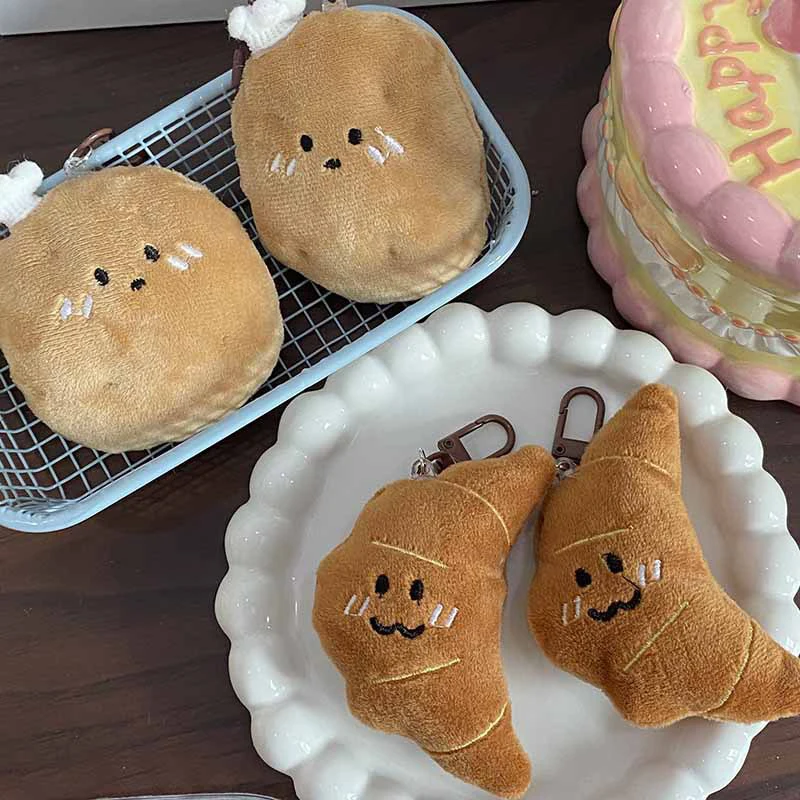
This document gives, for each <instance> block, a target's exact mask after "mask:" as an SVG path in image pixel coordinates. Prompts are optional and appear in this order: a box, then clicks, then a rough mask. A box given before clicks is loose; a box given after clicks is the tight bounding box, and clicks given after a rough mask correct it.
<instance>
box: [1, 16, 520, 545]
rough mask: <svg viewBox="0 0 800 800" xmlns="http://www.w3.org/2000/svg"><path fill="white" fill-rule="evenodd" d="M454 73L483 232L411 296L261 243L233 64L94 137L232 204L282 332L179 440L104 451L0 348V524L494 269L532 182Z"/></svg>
mask: <svg viewBox="0 0 800 800" xmlns="http://www.w3.org/2000/svg"><path fill="white" fill-rule="evenodd" d="M362 8H364V9H365V10H382V11H385V10H387V9H385V8H381V7H378V6H364V7H362ZM394 13H398V14H402V15H403V16H406V17H408V18H409V19H411V20H413V21H414V22H416V23H417V24H419V25H421V26H422V27H424V28H426V29H427V30H429V31H431V33H433V34H434V35H436V33H435V31H433V29H432V28H430V26H428V25H427V24H426V23H424V22H423V21H422V20H420V19H419V18H417V17H415V16H413V15H411V14H408V13H407V12H403V11H399V10H395V12H394ZM461 78H462V80H463V82H464V86H465V87H466V90H467V92H468V93H469V96H470V98H471V100H472V104H473V107H474V109H475V114H476V116H477V118H478V122H479V123H480V125H481V127H482V128H483V131H484V135H485V136H484V138H485V146H486V156H487V167H488V173H489V185H490V189H491V216H490V218H489V228H490V237H489V241H488V243H487V245H486V248H485V249H484V252H483V253H482V254H481V257H480V258H479V260H478V261H477V262H476V263H475V264H474V265H473V266H472V267H471V268H470V269H469V270H467V271H466V272H464V273H462V274H461V275H459V276H458V277H456V278H454V279H453V280H452V281H450V282H449V283H448V284H446V285H445V286H443V287H441V288H440V289H439V290H437V291H436V292H434V293H433V294H431V295H429V296H428V297H425V298H423V299H422V300H418V301H416V302H414V303H410V304H407V303H395V304H392V305H383V306H380V305H371V304H356V303H352V302H349V301H347V300H345V299H344V298H342V297H339V296H338V295H334V294H331V293H330V292H327V291H326V290H324V289H322V288H321V287H320V286H317V285H316V284H315V283H312V282H311V281H308V280H306V279H305V278H303V277H302V276H300V275H298V274H297V273H296V272H294V271H293V270H291V269H288V268H287V267H285V266H283V265H282V264H280V263H278V262H277V261H276V260H275V259H274V258H273V257H272V256H271V255H270V254H269V253H268V252H267V251H266V250H265V249H264V247H263V246H262V245H261V243H260V242H259V240H258V235H257V233H256V230H255V227H254V225H253V216H252V213H251V211H250V205H249V203H248V202H247V199H246V198H245V196H244V194H243V192H242V190H241V188H240V186H239V171H238V169H237V166H236V160H235V157H234V148H233V139H232V137H231V131H230V113H231V102H232V100H233V97H234V95H235V90H234V88H233V86H232V81H231V74H230V73H227V74H225V75H221V76H220V77H219V78H216V79H215V80H213V81H210V82H209V83H207V84H206V85H205V86H201V87H200V88H199V89H197V90H196V91H194V92H192V93H191V94H189V95H187V96H186V97H184V98H182V99H181V100H178V101H177V102H175V103H172V104H171V105H169V106H167V107H166V108H164V109H163V110H162V111H159V112H158V113H156V114H154V115H153V116H152V117H150V118H149V119H146V120H144V121H143V122H141V123H139V124H138V125H136V126H134V127H133V128H131V129H130V130H128V131H127V132H126V133H123V134H121V135H120V136H117V137H115V138H114V139H112V140H111V141H109V142H108V143H107V144H105V145H103V146H102V147H99V148H98V149H97V150H96V151H95V152H94V153H93V154H92V155H91V158H90V160H89V162H88V164H87V166H90V167H93V168H100V167H108V166H115V165H120V164H129V163H135V164H143V163H146V164H160V165H161V166H163V167H168V168H170V169H175V170H177V171H179V172H182V173H183V174H185V175H187V176H188V177H189V178H192V179H193V180H195V181H198V182H200V183H203V184H205V185H206V186H208V187H209V188H210V189H211V190H212V191H213V192H214V193H215V194H216V195H217V197H219V198H220V200H222V202H224V203H225V204H226V205H228V206H229V207H230V208H232V209H233V210H234V211H235V212H236V213H237V214H238V216H239V218H240V219H241V221H242V224H243V225H244V226H245V228H246V229H247V231H248V233H249V234H250V236H251V238H252V239H253V241H254V242H255V244H256V246H257V247H258V249H259V252H260V253H261V255H262V257H263V258H264V260H265V262H266V263H267V265H268V266H269V270H270V272H271V273H272V276H273V278H274V279H275V284H276V287H277V289H278V295H279V297H280V303H281V312H282V314H283V318H284V323H285V342H284V345H283V349H282V350H281V354H280V359H279V361H278V364H277V366H276V368H275V371H274V372H273V374H272V375H271V376H270V379H269V380H268V381H267V382H266V383H265V384H264V385H263V386H262V387H261V389H260V390H259V391H258V392H257V393H256V394H255V395H254V396H253V397H252V398H251V399H250V401H249V402H247V403H246V404H245V405H244V406H243V407H242V408H240V409H238V410H236V411H233V412H231V413H230V414H228V415H227V416H226V417H224V418H223V419H221V420H220V421H218V422H216V423H215V424H213V425H211V426H210V427H208V428H206V429H205V430H203V431H201V432H199V433H197V434H195V435H194V436H192V437H191V438H190V439H188V440H186V441H185V442H181V443H180V444H166V445H162V446H160V447H155V448H153V449H151V450H147V451H143V452H131V453H123V454H113V455H112V454H108V453H101V452H98V451H96V450H92V449H90V448H87V447H83V446H81V445H78V444H75V443H74V442H69V441H67V440H66V439H64V438H63V437H61V436H59V435H58V434H56V433H54V432H53V431H52V430H50V429H49V428H48V427H47V426H46V425H45V424H44V423H43V422H41V421H40V420H39V419H37V418H36V417H35V416H34V415H33V413H32V412H31V411H30V409H29V408H28V406H27V404H26V403H25V399H24V397H23V396H22V393H21V392H20V391H19V389H17V387H16V386H15V385H14V383H13V381H12V380H11V375H10V372H9V368H8V365H7V364H6V363H5V361H4V360H2V358H1V357H0V525H3V526H5V527H8V528H14V529H16V530H21V531H30V532H46V531H54V530H60V529H62V528H66V527H69V526H70V525H75V524H76V523H78V522H81V521H83V520H85V519H87V518H88V517H90V516H92V515H93V514H96V513H98V512H99V511H101V510H102V509H104V508H107V507H108V506H109V505H111V504H112V503H114V502H116V501H117V500H119V499H120V498H122V497H125V496H126V495H129V494H130V493H131V492H134V491H136V489H139V488H140V487H142V486H144V485H145V484H146V483H149V482H150V481H152V480H155V479H156V478H158V477H159V476H160V475H163V474H164V473H165V472H167V471H169V470H171V469H174V468H175V467H177V466H178V465H179V464H182V463H183V462H184V461H187V460H188V459H190V458H192V456H195V455H197V453H199V452H201V451H203V450H205V449H206V448H208V447H211V446H212V445H213V444H215V443H216V442H218V441H220V440H221V439H222V438H224V437H225V436H229V435H230V434H232V433H233V432H234V431H237V430H239V429H240V428H242V427H243V426H244V425H247V423H248V422H252V421H253V420H254V419H257V418H258V417H260V416H262V415H263V414H266V413H267V412H268V411H270V410H271V409H273V408H275V407H276V406H278V405H280V404H281V403H284V402H286V401H287V400H289V399H290V398H291V397H294V395H296V394H299V393H300V392H302V391H303V390H304V389H307V388H308V387H310V386H313V385H314V384H315V383H318V382H319V381H321V380H322V379H324V378H326V377H327V376H328V375H330V374H331V373H333V372H335V371H336V370H338V369H340V368H341V367H343V366H345V365H346V364H349V363H350V362H351V361H353V360H355V359H356V358H358V357H359V356H361V355H363V354H364V353H366V352H368V351H369V350H371V349H372V348H374V347H376V346H377V345H379V344H381V343H382V342H385V341H386V340H387V339H389V338H390V337H392V336H394V335H396V334H397V333H399V332H400V331H402V330H404V329H405V328H407V327H409V326H410V325H412V324H413V323H414V322H417V321H418V320H420V319H422V318H423V317H425V316H427V315H428V314H430V313H431V312H432V311H434V310H435V309H437V308H439V307H440V306H442V305H444V304H445V303H447V302H449V301H450V300H452V299H453V298H454V297H456V296H458V295H459V294H461V293H462V292H464V291H466V290H467V289H468V288H470V287H471V286H474V285H475V284H476V283H478V282H479V281H481V280H483V279H484V278H485V277H487V276H488V275H489V274H491V273H492V272H494V270H496V269H497V268H498V267H499V266H500V265H501V264H502V263H503V262H504V261H505V260H506V259H507V258H508V257H509V256H510V255H511V253H512V252H513V251H514V249H515V248H516V246H517V245H518V244H519V241H520V239H521V238H522V234H523V232H524V231H525V228H526V226H527V224H528V218H529V216H530V210H531V193H530V186H529V183H528V177H527V174H526V172H525V168H524V167H523V165H522V162H521V161H520V159H519V156H518V155H517V153H516V152H515V151H514V148H513V147H512V146H511V143H510V142H509V141H508V139H507V138H506V136H505V134H504V133H503V131H502V130H501V128H500V126H499V125H498V124H497V122H496V120H495V119H494V117H493V116H492V114H491V112H490V111H489V109H488V108H487V107H486V104H485V103H484V102H483V100H482V99H481V97H480V95H479V94H478V92H477V91H476V89H475V87H474V86H473V85H472V83H471V82H470V80H469V78H467V76H466V74H465V73H464V71H463V70H461ZM65 177H66V176H65V175H64V173H63V171H62V172H58V173H56V174H55V175H52V176H51V177H49V178H48V179H47V180H46V181H45V184H44V189H45V190H47V189H50V188H52V187H53V186H55V185H56V184H58V183H60V182H61V181H63V180H64V179H65Z"/></svg>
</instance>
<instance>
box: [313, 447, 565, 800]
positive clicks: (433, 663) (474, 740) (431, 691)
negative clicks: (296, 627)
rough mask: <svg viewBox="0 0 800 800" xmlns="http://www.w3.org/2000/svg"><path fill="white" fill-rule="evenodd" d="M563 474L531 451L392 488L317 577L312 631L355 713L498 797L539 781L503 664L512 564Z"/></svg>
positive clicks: (384, 492)
mask: <svg viewBox="0 0 800 800" xmlns="http://www.w3.org/2000/svg"><path fill="white" fill-rule="evenodd" d="M554 472H555V469H554V464H553V460H552V458H551V457H550V455H549V453H547V452H546V451H545V450H543V449H541V448H538V447H525V448H523V449H522V450H520V451H519V452H517V453H514V454H512V455H508V456H504V457H503V458H498V459H496V460H495V459H489V460H484V461H476V462H467V463H462V464H457V465H455V466H453V467H450V468H449V469H447V470H445V472H444V473H442V474H441V475H440V476H439V477H437V478H432V479H423V480H405V481H399V482H397V483H393V484H391V485H389V486H387V487H386V488H384V489H382V490H381V491H380V492H378V493H377V494H376V495H375V497H373V498H372V500H370V502H369V503H367V505H366V507H365V508H364V510H363V511H362V513H361V515H360V516H359V518H358V520H357V522H356V525H355V528H354V529H353V532H352V533H351V534H350V536H349V537H348V538H347V539H346V540H345V541H344V542H342V544H340V545H339V546H338V547H337V548H336V549H335V550H333V551H332V552H331V553H330V554H329V555H328V556H327V557H326V558H325V559H324V560H323V561H322V563H321V564H320V567H319V570H318V572H317V590H316V596H315V600H314V613H313V619H314V627H315V629H316V631H317V633H318V634H319V637H320V640H321V642H322V646H323V647H324V648H325V651H326V652H327V654H328V655H329V656H330V658H331V660H332V661H333V663H334V664H335V665H336V666H337V668H338V669H339V671H340V672H341V673H342V675H343V676H344V678H345V680H346V682H347V699H348V702H349V705H350V710H351V711H352V712H353V714H354V715H355V716H356V717H357V718H358V719H360V720H361V721H362V722H364V723H366V724H367V725H370V726H372V727H373V728H377V729H378V730H381V731H387V732H388V733H398V734H401V735H403V736H407V737H409V738H410V739H413V740H414V741H415V742H417V744H419V745H420V747H422V748H423V749H424V750H425V751H426V752H427V753H428V755H430V756H431V757H432V758H433V759H434V760H435V761H436V762H437V763H438V764H439V765H440V766H442V767H443V768H444V769H445V770H447V771H448V772H451V773H452V774H454V775H456V776H458V777H459V778H461V779H462V780H464V781H467V782H469V783H472V784H475V785H477V786H480V787H481V788H483V789H486V790H487V791H489V792H492V793H494V794H496V795H499V796H500V797H520V796H521V795H522V794H524V793H525V791H526V790H527V788H528V785H529V784H530V763H529V761H528V757H527V756H526V754H525V752H524V750H523V749H522V746H521V745H520V743H519V741H518V739H517V737H516V734H515V733H514V729H513V727H512V725H511V705H510V702H509V696H508V688H507V686H506V680H505V676H504V674H503V665H502V662H501V659H500V628H501V621H502V619H501V618H502V611H503V603H504V601H505V597H506V591H507V586H506V580H505V562H506V558H507V557H508V553H509V551H510V549H511V546H512V545H513V543H514V541H515V539H516V538H517V536H518V534H519V532H520V529H521V528H522V525H523V523H524V522H525V520H526V519H527V517H528V516H529V514H530V513H531V511H532V510H533V508H534V506H536V504H537V503H538V502H539V500H540V499H541V497H542V495H543V494H544V492H545V491H546V490H547V487H548V486H549V485H550V483H551V481H552V479H553V475H554Z"/></svg>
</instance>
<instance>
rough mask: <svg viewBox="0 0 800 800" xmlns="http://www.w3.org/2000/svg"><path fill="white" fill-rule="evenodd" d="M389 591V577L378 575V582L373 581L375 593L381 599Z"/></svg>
mask: <svg viewBox="0 0 800 800" xmlns="http://www.w3.org/2000/svg"><path fill="white" fill-rule="evenodd" d="M388 591H389V577H388V576H387V575H378V580H376V581H375V593H376V594H379V595H380V596H381V597H383V595H385V594H386V592H388Z"/></svg>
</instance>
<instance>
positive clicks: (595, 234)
mask: <svg viewBox="0 0 800 800" xmlns="http://www.w3.org/2000/svg"><path fill="white" fill-rule="evenodd" d="M600 115H601V111H600V106H599V105H598V106H595V108H594V109H592V112H591V114H590V115H589V118H588V119H587V124H586V126H585V127H584V139H583V142H584V152H585V154H586V160H587V164H586V167H585V168H584V170H583V172H582V173H581V178H580V181H579V183H578V203H579V205H580V208H581V213H582V214H583V217H584V219H585V220H586V223H587V224H588V225H589V228H590V233H589V244H588V251H589V257H590V258H591V260H592V263H593V264H594V266H595V269H596V270H597V272H598V273H599V274H600V276H601V277H602V278H603V279H604V280H605V281H606V282H607V283H608V284H609V285H610V286H611V288H612V291H613V294H614V305H615V306H616V307H617V309H618V310H619V312H620V314H622V315H623V316H624V317H625V318H626V319H627V320H628V322H630V323H631V324H632V325H635V326H636V327H637V328H641V329H643V330H646V331H650V332H651V333H653V334H654V335H656V336H657V337H658V338H659V339H660V340H661V341H662V342H664V344H665V345H666V346H667V347H668V348H669V350H670V351H671V352H672V355H673V356H674V357H675V358H676V359H677V360H678V361H686V362H689V363H691V364H696V365H697V366H699V367H703V368H704V369H707V370H709V371H710V372H713V373H714V374H715V375H716V376H717V377H718V378H719V379H720V380H721V381H722V382H723V383H724V384H725V385H726V386H729V387H730V388H731V389H733V390H734V391H735V392H738V393H739V394H740V395H742V396H743V397H749V398H751V399H753V400H786V401H788V402H790V403H793V404H795V405H800V380H797V379H796V378H794V377H793V376H791V375H789V374H787V373H784V372H780V371H778V370H771V369H767V368H765V367H761V366H758V365H757V364H748V363H743V362H739V361H734V360H731V359H729V358H727V357H725V356H724V355H723V354H722V353H721V352H720V351H719V350H718V349H717V348H716V347H714V346H712V345H711V344H709V343H708V342H706V341H704V340H703V339H701V338H699V337H698V336H695V335H693V334H692V333H691V332H690V331H688V330H687V329H685V328H683V327H681V326H680V325H676V324H675V323H674V322H672V321H670V320H669V319H668V318H667V317H665V316H664V315H662V314H661V313H660V311H659V310H658V308H657V307H656V305H655V303H653V302H652V300H651V299H650V298H649V297H647V295H646V294H645V293H644V292H643V291H642V290H641V289H640V288H639V287H638V286H636V284H635V283H634V282H633V281H632V280H631V279H630V277H629V276H628V273H627V270H626V268H625V262H624V260H623V258H622V257H621V255H620V254H619V253H618V252H617V250H616V248H615V246H614V244H613V242H612V241H611V237H610V236H609V232H608V229H607V227H606V225H605V224H604V223H603V215H604V214H605V213H606V212H605V209H604V203H605V201H604V199H603V195H602V191H601V189H600V184H599V178H598V169H597V157H596V156H597V137H596V130H597V122H598V119H599V117H600ZM592 119H593V122H594V125H592ZM593 132H594V134H595V135H592V134H593Z"/></svg>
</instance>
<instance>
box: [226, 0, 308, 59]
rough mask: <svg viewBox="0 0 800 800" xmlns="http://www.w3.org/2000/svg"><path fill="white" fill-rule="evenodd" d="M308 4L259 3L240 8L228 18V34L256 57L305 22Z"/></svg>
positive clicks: (297, 0)
mask: <svg viewBox="0 0 800 800" xmlns="http://www.w3.org/2000/svg"><path fill="white" fill-rule="evenodd" d="M305 10H306V0H255V3H253V4H252V5H249V6H237V7H236V8H234V9H233V11H231V13H230V15H229V17H228V32H229V33H230V35H231V38H233V39H239V40H241V41H243V42H245V43H246V44H247V46H248V47H249V48H250V52H251V53H252V54H253V55H258V54H259V53H263V52H264V50H267V49H268V48H270V47H272V45H274V44H277V43H278V42H279V41H281V39H284V38H286V37H287V36H288V35H289V33H290V32H291V31H292V29H293V28H294V26H295V25H297V23H298V22H300V20H301V19H302V18H303V14H304V13H305Z"/></svg>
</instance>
